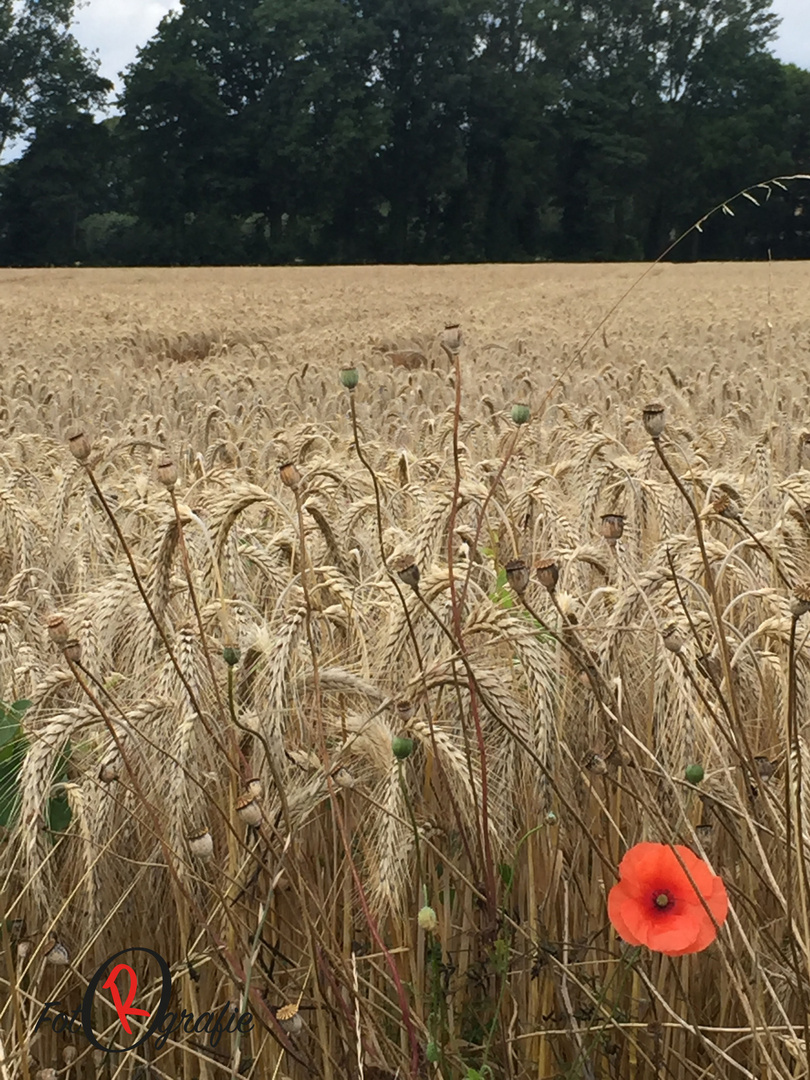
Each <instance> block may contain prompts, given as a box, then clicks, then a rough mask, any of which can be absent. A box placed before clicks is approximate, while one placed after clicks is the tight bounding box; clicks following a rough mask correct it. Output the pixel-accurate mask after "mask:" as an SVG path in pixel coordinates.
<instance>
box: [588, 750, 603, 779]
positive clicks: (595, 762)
mask: <svg viewBox="0 0 810 1080" xmlns="http://www.w3.org/2000/svg"><path fill="white" fill-rule="evenodd" d="M585 768H586V769H589V770H590V771H591V772H595V773H599V774H600V775H603V774H604V773H606V772H607V762H606V761H605V759H604V758H603V757H602V755H601V754H597V753H596V752H594V753H591V754H588V756H587V758H586V759H585Z"/></svg>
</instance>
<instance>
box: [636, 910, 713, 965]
mask: <svg viewBox="0 0 810 1080" xmlns="http://www.w3.org/2000/svg"><path fill="white" fill-rule="evenodd" d="M704 916H705V912H704ZM702 926H703V923H702V921H701V920H700V919H699V918H698V917H696V913H695V912H690V911H684V912H683V913H682V914H680V915H673V916H671V917H670V918H668V919H652V920H651V921H650V923H649V924H648V930H647V940H646V945H647V946H648V948H650V949H655V951H656V952H663V953H669V954H671V953H673V952H679V953H680V952H686V951H689V950H691V949H693V948H694V946H695V942H696V941H697V940H698V938H699V936H700V931H701V929H702ZM709 926H711V923H709Z"/></svg>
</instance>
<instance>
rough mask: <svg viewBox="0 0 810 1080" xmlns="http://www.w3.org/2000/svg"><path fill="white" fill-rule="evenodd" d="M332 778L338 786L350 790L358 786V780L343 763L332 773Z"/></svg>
mask: <svg viewBox="0 0 810 1080" xmlns="http://www.w3.org/2000/svg"><path fill="white" fill-rule="evenodd" d="M332 779H333V780H334V781H335V783H336V784H337V785H338V787H342V788H348V789H349V790H351V789H352V788H353V787H357V781H356V780H355V778H354V777H353V776H352V774H351V773H350V772H349V770H348V769H345V768H344V767H343V766H342V765H341V766H340V767H339V768H337V769H335V771H334V772H333V773H332Z"/></svg>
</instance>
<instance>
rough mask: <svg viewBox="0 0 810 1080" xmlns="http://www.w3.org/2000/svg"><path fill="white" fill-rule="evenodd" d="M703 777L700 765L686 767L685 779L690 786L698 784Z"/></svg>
mask: <svg viewBox="0 0 810 1080" xmlns="http://www.w3.org/2000/svg"><path fill="white" fill-rule="evenodd" d="M705 775H706V774H705V773H704V772H703V766H702V765H687V766H686V779H687V780H688V781H689V783H690V784H699V783H700V781H701V780H702V779H703V777H704V776H705Z"/></svg>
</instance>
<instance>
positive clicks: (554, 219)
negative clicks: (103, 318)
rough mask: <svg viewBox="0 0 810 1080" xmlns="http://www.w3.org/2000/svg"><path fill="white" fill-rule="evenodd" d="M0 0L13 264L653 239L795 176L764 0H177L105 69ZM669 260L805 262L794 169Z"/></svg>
mask: <svg viewBox="0 0 810 1080" xmlns="http://www.w3.org/2000/svg"><path fill="white" fill-rule="evenodd" d="M74 3H75V0H0V148H2V147H3V146H4V145H6V144H8V142H9V141H10V140H17V141H18V143H19V142H20V141H22V143H23V145H24V150H23V152H22V154H21V155H20V156H19V157H18V158H17V159H16V160H15V161H13V162H11V163H9V164H6V165H4V166H2V168H0V263H2V264H3V265H43V264H45V265H48V264H54V265H66V264H67V265H71V264H73V263H76V262H80V263H83V264H96V265H135V264H146V265H166V264H190V265H195V264H243V263H251V264H252V263H255V264H279V263H290V262H304V263H363V262H372V263H376V262H442V261H452V262H473V261H513V260H514V261H523V260H533V259H561V260H623V259H653V258H656V257H657V256H658V255H660V254H661V252H662V251H663V250H664V249H665V248H666V247H667V245H668V244H669V243H670V242H671V241H672V239H673V238H675V237H677V236H678V235H680V233H681V232H682V231H683V230H684V229H686V228H687V227H688V226H689V225H690V224H692V222H693V221H694V220H696V219H697V218H699V217H700V216H701V215H702V214H703V213H705V211H706V210H708V209H709V208H710V207H712V206H714V205H715V204H717V203H718V202H721V201H723V200H724V199H726V198H728V197H729V196H730V195H732V194H733V193H734V192H736V191H737V190H739V189H740V188H743V187H746V186H748V185H751V184H754V183H756V182H757V181H759V180H764V179H767V178H769V177H771V176H779V175H793V174H800V173H810V72H808V71H806V70H803V69H801V68H798V67H796V66H794V65H790V64H783V63H781V62H780V61H779V60H777V59H776V58H775V57H774V56H773V54H772V53H771V51H770V49H771V47H772V41H773V38H774V35H775V31H776V27H777V22H778V20H777V18H776V16H775V15H774V14H773V12H772V10H771V0H261V2H257V0H183V4H182V9H181V10H180V11H179V12H177V13H175V14H172V15H169V16H167V17H166V18H164V19H163V21H162V22H161V24H160V26H159V27H158V29H157V31H156V33H155V35H154V36H153V37H152V39H151V40H150V41H149V42H148V43H147V44H146V45H145V46H144V47H143V48H141V49H139V51H138V55H137V58H136V60H135V62H134V63H133V64H132V65H130V67H129V68H128V69H127V71H126V73H125V77H124V87H123V91H122V93H121V95H120V97H119V98H118V99H117V100H116V101H115V102H114V104H115V105H116V106H117V107H118V115H114V116H112V117H109V118H108V119H102V120H99V119H97V116H98V111H99V109H102V108H103V107H104V106H105V105H109V104H111V102H110V96H111V91H112V85H111V84H110V83H109V82H108V81H106V80H104V79H102V78H100V77H99V75H98V63H97V61H96V60H95V59H94V58H93V57H91V56H89V55H87V54H86V53H85V52H84V51H83V50H82V49H81V48H80V47H79V45H78V44H77V42H76V41H75V38H74V37H73V36H72V34H71V25H72V21H73V17H74ZM773 190H774V192H775V194H774V197H773V198H769V199H768V201H767V202H763V203H762V205H760V206H755V205H754V204H753V203H750V202H746V203H745V204H744V207H743V208H742V209H741V210H739V212H736V214H735V216H734V217H733V218H731V217H729V216H722V217H720V216H719V217H717V218H713V219H711V220H710V221H708V222H707V223H706V226H705V227H704V229H703V231H702V232H695V233H693V234H692V235H691V236H690V238H689V242H688V243H686V244H684V245H680V246H679V248H677V249H676V251H675V253H674V254H673V257H680V258H764V257H768V254H769V253H770V254H771V255H772V256H773V257H774V258H810V183H806V182H802V181H797V182H795V183H793V184H786V185H785V190H782V189H781V188H778V187H777V188H775V189H773Z"/></svg>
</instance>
